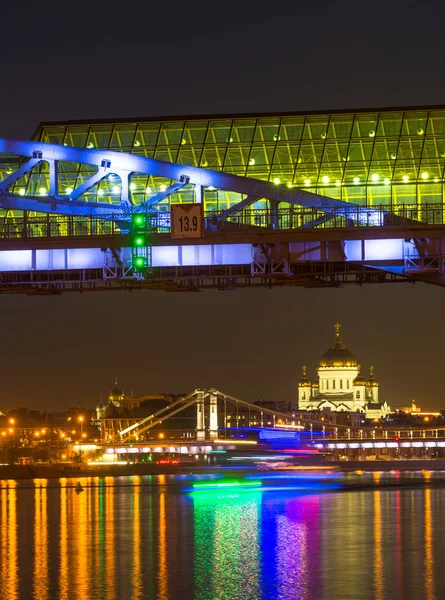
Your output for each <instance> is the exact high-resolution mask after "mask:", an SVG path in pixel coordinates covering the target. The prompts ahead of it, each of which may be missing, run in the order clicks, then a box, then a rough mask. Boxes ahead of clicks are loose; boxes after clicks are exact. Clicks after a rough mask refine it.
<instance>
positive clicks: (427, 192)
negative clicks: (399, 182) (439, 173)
mask: <svg viewBox="0 0 445 600" xmlns="http://www.w3.org/2000/svg"><path fill="white" fill-rule="evenodd" d="M442 190H443V185H442V184H441V183H421V184H419V186H418V195H419V202H420V203H422V204H425V203H426V202H428V203H431V204H442V202H443V198H442ZM441 212H442V211H441ZM430 222H435V223H440V221H431V220H430Z"/></svg>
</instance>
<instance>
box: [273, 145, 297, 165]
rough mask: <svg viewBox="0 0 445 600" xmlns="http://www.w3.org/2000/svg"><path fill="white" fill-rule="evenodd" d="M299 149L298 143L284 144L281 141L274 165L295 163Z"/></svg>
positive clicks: (276, 151)
mask: <svg viewBox="0 0 445 600" xmlns="http://www.w3.org/2000/svg"><path fill="white" fill-rule="evenodd" d="M298 149H299V146H297V145H296V144H282V143H281V142H280V143H279V144H278V145H277V147H276V150H275V155H274V159H273V162H274V165H294V164H295V159H296V157H297V154H298Z"/></svg>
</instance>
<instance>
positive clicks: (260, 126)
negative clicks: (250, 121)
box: [255, 118, 280, 142]
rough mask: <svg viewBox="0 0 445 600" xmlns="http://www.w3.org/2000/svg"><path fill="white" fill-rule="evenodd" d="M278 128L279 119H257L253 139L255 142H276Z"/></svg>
mask: <svg viewBox="0 0 445 600" xmlns="http://www.w3.org/2000/svg"><path fill="white" fill-rule="evenodd" d="M279 130H280V119H279V118H273V119H258V123H257V127H256V131H255V141H256V142H278V137H279V135H278V134H279Z"/></svg>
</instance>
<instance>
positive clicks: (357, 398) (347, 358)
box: [298, 323, 391, 419]
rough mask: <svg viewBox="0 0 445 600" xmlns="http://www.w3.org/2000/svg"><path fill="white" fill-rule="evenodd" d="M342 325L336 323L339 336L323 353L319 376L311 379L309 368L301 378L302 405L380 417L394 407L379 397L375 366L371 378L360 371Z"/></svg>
mask: <svg viewBox="0 0 445 600" xmlns="http://www.w3.org/2000/svg"><path fill="white" fill-rule="evenodd" d="M340 328H341V325H340V324H339V323H336V324H335V340H334V343H333V344H332V346H331V347H330V348H329V349H328V350H327V352H325V354H324V355H323V356H322V357H321V359H320V363H319V367H318V369H317V375H318V376H317V378H316V380H315V381H313V382H311V381H310V380H309V378H308V376H307V368H306V367H303V376H302V378H301V379H300V381H299V382H298V409H299V410H323V409H324V408H329V409H330V410H334V411H350V412H363V413H365V416H366V418H369V419H380V418H382V417H385V416H386V415H388V414H389V412H390V411H391V409H390V406H389V405H388V404H387V403H386V401H385V402H381V401H380V400H379V384H378V382H377V381H376V380H375V378H374V367H370V368H369V378H368V379H364V378H363V377H362V376H361V374H360V365H359V364H358V362H357V360H356V358H355V357H354V356H353V355H352V354H351V352H350V351H349V350H348V349H347V348H346V346H345V345H344V344H343V342H342V339H341V336H340Z"/></svg>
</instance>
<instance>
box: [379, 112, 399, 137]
mask: <svg viewBox="0 0 445 600" xmlns="http://www.w3.org/2000/svg"><path fill="white" fill-rule="evenodd" d="M402 121H403V113H381V114H380V117H379V124H378V127H377V137H396V136H399V135H400V131H401V129H402Z"/></svg>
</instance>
